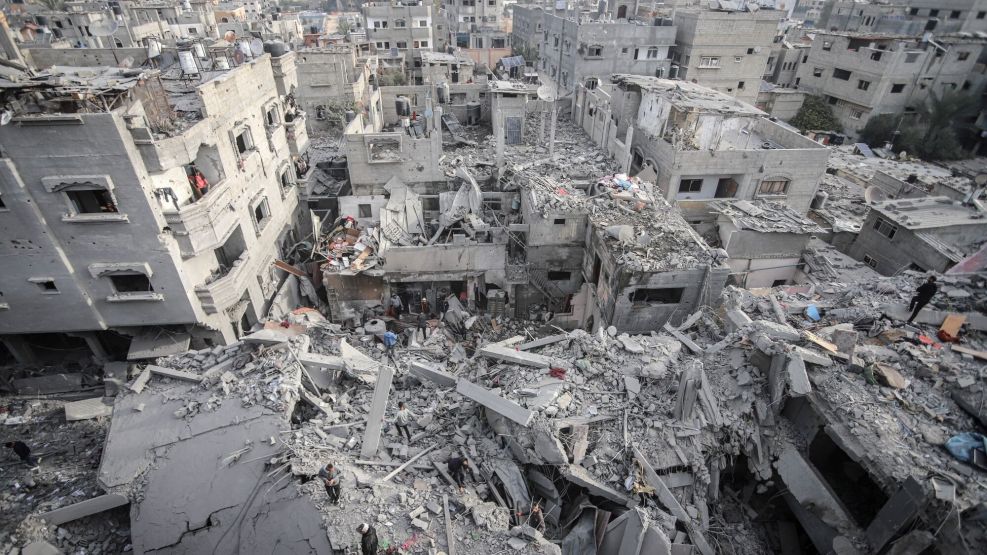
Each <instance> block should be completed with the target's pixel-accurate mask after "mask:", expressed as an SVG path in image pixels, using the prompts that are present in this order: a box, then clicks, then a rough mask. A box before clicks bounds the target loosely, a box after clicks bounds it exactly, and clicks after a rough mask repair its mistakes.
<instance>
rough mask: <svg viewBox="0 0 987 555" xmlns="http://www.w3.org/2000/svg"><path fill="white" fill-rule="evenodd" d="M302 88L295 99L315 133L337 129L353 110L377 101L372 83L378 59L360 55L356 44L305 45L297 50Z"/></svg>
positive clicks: (340, 128)
mask: <svg viewBox="0 0 987 555" xmlns="http://www.w3.org/2000/svg"><path fill="white" fill-rule="evenodd" d="M295 62H296V71H297V75H298V88H297V89H296V91H295V102H296V103H297V105H298V107H299V108H300V109H301V110H303V111H304V112H305V113H306V114H308V117H306V118H305V123H306V125H307V127H308V132H309V134H311V135H321V134H326V133H329V132H330V131H331V130H335V131H336V132H337V133H338V132H341V131H342V129H343V128H344V127H345V126H346V124H347V123H349V121H350V119H348V118H349V117H350V116H348V115H347V113H348V112H349V113H351V114H352V115H354V116H355V113H356V111H358V110H359V111H368V112H369V111H370V110H372V109H373V107H374V106H375V105H376V104H377V102H376V100H377V99H376V98H375V96H376V95H375V91H374V90H373V88H372V86H371V85H372V83H373V82H374V79H373V77H372V76H375V74H374V71H373V68H374V66H375V65H376V59H374V58H373V57H368V58H366V59H363V58H358V57H357V52H356V47H355V46H354V45H352V44H346V43H344V44H339V45H331V46H326V47H322V48H304V49H301V50H298V51H296V52H295Z"/></svg>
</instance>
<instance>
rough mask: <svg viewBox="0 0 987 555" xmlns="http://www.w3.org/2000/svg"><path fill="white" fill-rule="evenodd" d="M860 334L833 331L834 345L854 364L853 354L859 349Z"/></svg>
mask: <svg viewBox="0 0 987 555" xmlns="http://www.w3.org/2000/svg"><path fill="white" fill-rule="evenodd" d="M859 337H860V334H859V333H858V332H856V331H854V330H842V329H837V330H833V343H834V344H835V345H836V348H837V349H838V350H839V352H840V353H843V354H844V355H846V357H847V360H849V361H851V362H853V352H854V351H855V350H856V349H857V339H858V338H859Z"/></svg>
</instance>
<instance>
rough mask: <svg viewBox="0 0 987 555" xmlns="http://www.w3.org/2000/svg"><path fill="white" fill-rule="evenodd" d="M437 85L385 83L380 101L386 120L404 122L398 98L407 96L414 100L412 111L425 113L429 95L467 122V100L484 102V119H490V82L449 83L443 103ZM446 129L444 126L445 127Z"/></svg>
mask: <svg viewBox="0 0 987 555" xmlns="http://www.w3.org/2000/svg"><path fill="white" fill-rule="evenodd" d="M435 89H436V87H435V85H434V84H433V85H406V86H397V87H381V88H380V101H381V106H382V107H383V110H384V124H385V125H391V124H396V123H398V122H400V120H401V118H400V117H399V116H398V113H397V105H396V103H395V100H396V98H397V97H398V96H403V97H405V98H406V99H408V101H409V102H410V103H411V111H413V112H418V113H419V114H422V113H425V97H426V95H429V94H430V95H431V97H432V102H434V103H435V106H442V110H443V112H445V113H447V114H448V113H450V112H451V113H452V114H453V115H455V116H456V119H458V120H459V122H460V123H463V124H465V123H466V119H467V118H466V103H467V102H480V104H481V105H482V108H481V117H480V119H481V121H485V122H489V121H490V105H489V103H488V102H487V99H486V94H485V93H486V90H487V86H486V85H485V84H478V83H449V93H450V96H449V102H447V103H445V104H439V102H438V99H439V96H438V93H437V92H436V91H435ZM443 131H444V130H443Z"/></svg>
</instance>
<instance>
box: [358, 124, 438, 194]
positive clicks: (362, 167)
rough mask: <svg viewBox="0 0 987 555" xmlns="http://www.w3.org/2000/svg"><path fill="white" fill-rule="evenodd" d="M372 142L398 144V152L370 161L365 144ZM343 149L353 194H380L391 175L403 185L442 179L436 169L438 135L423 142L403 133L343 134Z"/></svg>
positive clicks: (433, 134)
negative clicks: (380, 141) (383, 159)
mask: <svg viewBox="0 0 987 555" xmlns="http://www.w3.org/2000/svg"><path fill="white" fill-rule="evenodd" d="M351 129H352V127H351ZM375 140H387V141H398V142H399V143H400V150H399V151H398V152H397V153H396V156H395V157H394V159H393V160H391V161H381V162H372V161H371V160H370V150H369V147H368V145H369V144H371V143H373V142H374V141H375ZM343 149H344V151H345V152H346V160H347V165H348V169H349V175H350V183H351V184H352V186H353V194H356V195H366V194H382V193H383V191H384V189H383V187H384V185H385V184H386V183H387V181H388V180H390V179H391V177H395V176H396V177H398V178H399V179H401V180H402V181H404V182H405V183H406V184H415V183H423V182H436V181H441V182H445V180H446V175H445V173H444V172H443V171H442V169H441V168H440V167H439V157H441V156H442V139H441V136H440V135H439V134H438V133H434V132H433V133H432V136H431V137H429V138H423V139H413V138H411V137H410V136H409V135H408V134H407V133H405V132H403V131H402V132H395V133H347V134H346V135H344V136H343Z"/></svg>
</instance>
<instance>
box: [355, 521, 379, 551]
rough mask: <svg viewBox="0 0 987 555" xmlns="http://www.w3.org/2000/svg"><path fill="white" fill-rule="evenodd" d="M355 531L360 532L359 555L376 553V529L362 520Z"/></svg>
mask: <svg viewBox="0 0 987 555" xmlns="http://www.w3.org/2000/svg"><path fill="white" fill-rule="evenodd" d="M356 531H357V532H359V533H360V555H377V529H376V528H374V527H373V526H371V525H369V524H367V523H366V522H364V523H363V524H361V525H359V526H357V527H356Z"/></svg>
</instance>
